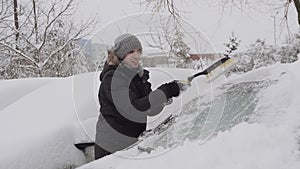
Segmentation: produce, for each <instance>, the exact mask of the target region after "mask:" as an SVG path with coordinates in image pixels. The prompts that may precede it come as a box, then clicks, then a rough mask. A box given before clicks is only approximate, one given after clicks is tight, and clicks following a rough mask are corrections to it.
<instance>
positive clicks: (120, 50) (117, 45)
mask: <svg viewBox="0 0 300 169" xmlns="http://www.w3.org/2000/svg"><path fill="white" fill-rule="evenodd" d="M134 49H140V50H142V45H141V42H140V41H139V39H138V38H137V37H136V36H134V35H132V34H129V33H126V34H122V35H120V36H118V37H117V38H116V39H115V42H114V46H113V48H112V50H113V52H114V54H115V55H117V57H118V58H119V59H120V60H123V59H124V58H125V56H126V55H127V54H128V53H129V52H131V51H133V50H134Z"/></svg>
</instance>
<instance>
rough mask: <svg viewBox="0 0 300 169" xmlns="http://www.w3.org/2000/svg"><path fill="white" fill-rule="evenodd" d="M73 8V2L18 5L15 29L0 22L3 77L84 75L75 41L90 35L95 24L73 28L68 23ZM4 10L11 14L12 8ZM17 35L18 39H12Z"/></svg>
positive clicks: (73, 0)
mask: <svg viewBox="0 0 300 169" xmlns="http://www.w3.org/2000/svg"><path fill="white" fill-rule="evenodd" d="M3 1H5V0H3ZM75 4H76V1H75V0H68V1H59V0H51V1H46V0H45V1H43V0H40V1H38V3H37V2H36V1H34V0H33V1H31V2H28V3H27V4H26V5H23V6H21V5H19V15H18V21H19V27H18V29H16V27H15V26H13V25H14V24H13V22H14V20H13V19H12V18H7V20H6V22H1V23H0V25H1V26H0V27H1V28H2V27H5V29H6V32H5V34H3V33H2V34H0V39H1V41H0V48H1V49H0V50H2V51H4V53H2V55H4V56H5V58H7V59H6V60H8V61H7V62H8V64H6V65H4V66H3V65H2V72H1V74H2V76H4V77H5V78H22V77H37V76H38V77H42V76H56V77H62V76H70V75H73V74H76V73H79V72H81V71H86V69H83V67H84V66H83V64H84V61H83V60H84V56H83V55H82V52H81V50H80V46H79V45H78V41H79V40H80V39H81V38H82V37H84V36H86V35H87V34H88V33H89V31H90V30H91V28H92V26H93V25H94V23H95V21H94V20H89V21H87V22H86V23H83V24H81V25H76V24H75V22H74V21H72V20H71V19H70V18H71V16H72V15H73V14H74V12H75V10H76V5H75ZM4 8H7V9H8V10H12V11H13V8H12V6H9V5H7V6H4ZM16 34H18V38H14V37H13V35H16ZM11 35H12V36H11Z"/></svg>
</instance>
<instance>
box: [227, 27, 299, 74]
mask: <svg viewBox="0 0 300 169" xmlns="http://www.w3.org/2000/svg"><path fill="white" fill-rule="evenodd" d="M299 53H300V36H299V33H298V34H295V35H294V36H293V38H292V40H291V42H290V44H288V45H268V44H266V42H265V40H261V39H257V40H256V42H255V43H253V44H251V45H249V46H248V49H247V50H245V51H244V52H240V53H237V54H235V55H233V56H234V57H235V58H236V60H238V64H237V65H236V67H235V68H234V69H233V71H234V72H247V71H250V70H253V69H257V68H260V67H262V66H267V65H271V64H274V63H291V62H294V61H296V60H298V56H297V55H298V54H299Z"/></svg>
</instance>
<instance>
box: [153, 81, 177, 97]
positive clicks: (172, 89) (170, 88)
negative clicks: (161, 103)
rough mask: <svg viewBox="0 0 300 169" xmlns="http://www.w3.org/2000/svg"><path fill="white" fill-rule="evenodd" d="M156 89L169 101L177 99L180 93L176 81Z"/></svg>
mask: <svg viewBox="0 0 300 169" xmlns="http://www.w3.org/2000/svg"><path fill="white" fill-rule="evenodd" d="M158 89H160V90H162V91H163V92H164V93H165V95H166V97H167V99H170V98H172V97H177V96H179V93H180V88H179V86H178V83H177V82H176V81H172V82H170V83H165V84H163V85H161V86H160V87H158Z"/></svg>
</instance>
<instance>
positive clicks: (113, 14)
mask: <svg viewBox="0 0 300 169" xmlns="http://www.w3.org/2000/svg"><path fill="white" fill-rule="evenodd" d="M216 1H217V0H215V1H208V0H197V1H196V0H189V1H187V0H186V1H183V0H178V1H177V3H176V5H177V6H178V7H180V10H181V11H184V12H186V13H184V14H183V15H184V18H185V19H187V20H188V21H189V22H190V23H191V24H192V25H193V26H194V27H196V28H197V29H199V30H200V31H201V32H203V33H204V34H205V35H206V36H207V37H208V38H209V39H210V40H211V42H212V43H213V44H214V46H215V48H216V49H217V50H218V51H220V52H223V51H224V43H225V42H227V41H228V38H229V36H231V32H234V33H235V34H236V36H238V38H239V39H240V40H241V41H242V43H241V47H240V48H241V49H244V48H245V46H246V45H248V44H249V43H251V42H254V41H255V40H256V39H257V38H261V39H265V40H266V42H267V43H274V26H273V25H274V21H273V18H272V17H271V15H272V14H273V13H272V12H271V11H267V10H264V9H263V8H261V7H260V8H261V10H264V12H266V13H261V12H256V11H254V10H248V9H247V8H244V9H245V10H247V12H249V13H250V14H249V15H248V14H246V13H243V12H241V11H240V10H237V9H233V10H231V9H226V10H225V11H224V12H222V10H221V7H220V6H218V5H216V3H213V2H216ZM139 2H140V0H81V3H80V5H79V9H78V14H77V15H78V18H80V19H83V20H84V19H87V18H89V17H91V16H97V18H98V19H99V21H100V22H99V28H100V27H101V26H104V25H106V24H108V23H109V22H112V21H114V20H117V19H120V18H121V17H124V16H127V15H132V14H135V13H140V12H141V13H142V12H144V11H145V9H144V8H143V7H141V6H140V4H139ZM282 16H283V13H279V14H277V15H276V18H277V19H276V25H277V27H276V32H277V34H276V39H277V42H278V41H279V40H280V39H281V41H283V40H284V39H285V37H286V35H287V33H286V26H284V25H282V24H280V23H282V20H281V19H282ZM289 21H290V24H289V27H290V31H291V32H292V33H293V32H296V30H297V29H298V25H297V24H296V23H297V20H296V12H295V10H294V6H291V8H290V13H289Z"/></svg>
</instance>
